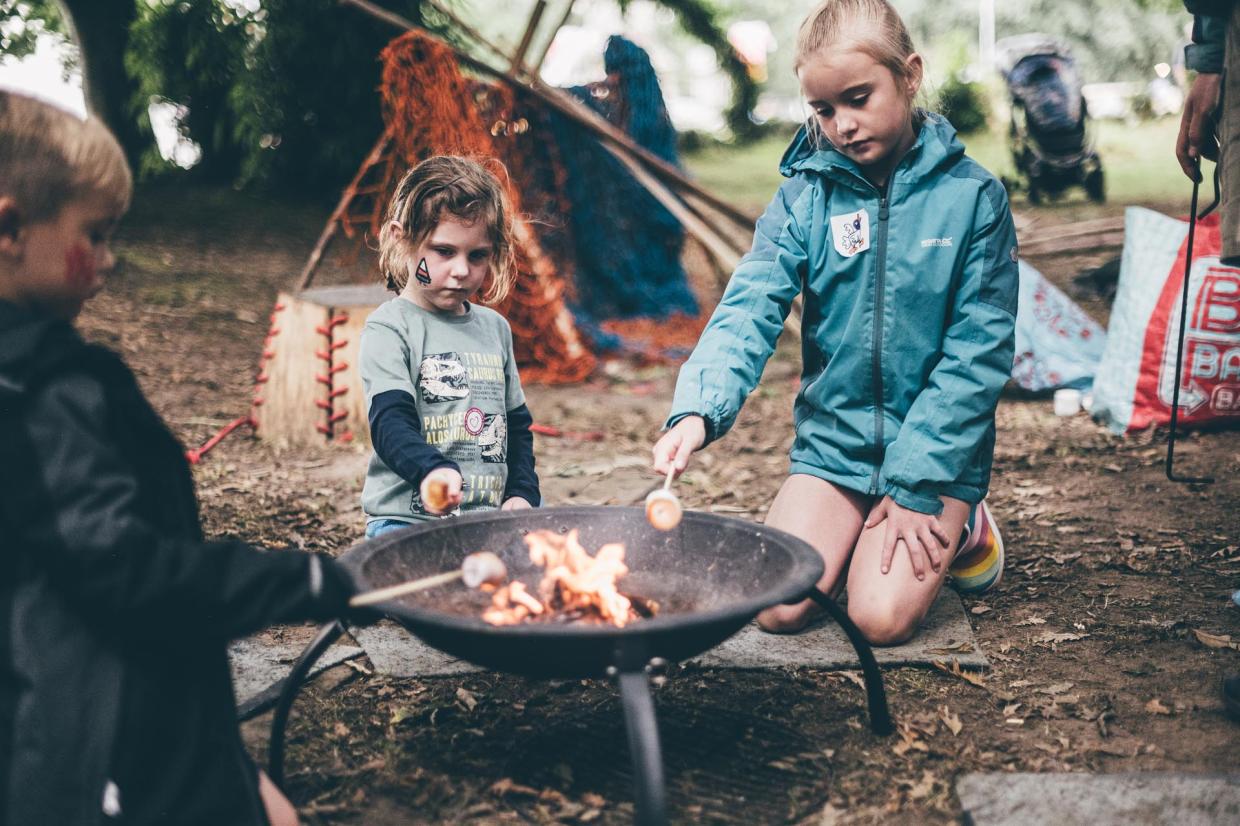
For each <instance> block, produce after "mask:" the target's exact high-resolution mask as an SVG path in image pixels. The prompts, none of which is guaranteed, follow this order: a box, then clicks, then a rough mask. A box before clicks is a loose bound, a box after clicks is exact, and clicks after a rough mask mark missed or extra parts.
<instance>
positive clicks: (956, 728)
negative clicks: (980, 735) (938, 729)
mask: <svg viewBox="0 0 1240 826" xmlns="http://www.w3.org/2000/svg"><path fill="white" fill-rule="evenodd" d="M939 719H940V720H942V721H943V725H945V726H947V728H948V729H949V730H950V731H951V733H952V736H953V737H955V736H956V735H958V734H960V730H961V729H962V728H964V725H963V724H962V723H961V722H960V718H959V717H958V716H956V715H955V714H953V713H952V711H951V709H949V708H948V707H947V706H940V707H939Z"/></svg>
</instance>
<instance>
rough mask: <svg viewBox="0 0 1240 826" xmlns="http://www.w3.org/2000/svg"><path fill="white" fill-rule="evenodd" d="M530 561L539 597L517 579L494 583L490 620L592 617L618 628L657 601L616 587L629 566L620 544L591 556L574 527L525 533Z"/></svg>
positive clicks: (503, 622) (647, 612)
mask: <svg viewBox="0 0 1240 826" xmlns="http://www.w3.org/2000/svg"><path fill="white" fill-rule="evenodd" d="M525 544H526V545H527V546H528V547H529V550H530V561H531V562H533V563H534V564H535V565H538V566H540V567H541V568H542V569H543V578H542V582H540V583H539V584H538V598H535V597H534V595H533V594H530V593H529V592H528V591H527V590H526V589H525V586H524V585H523V584H521V583H520V582H512V583H509V584H508V585H504V586H503V587H501V588H499V589H497V590H496V591H495V593H494V595H492V597H491V607H490V608H488V609H487V610H486V611H484V612H483V613H482V618H483V619H484V620H485V621H486V622H489V623H490V624H491V625H515V624H517V623H519V622H524V621H526V620H533V619H534V618H535V617H537V618H538V619H541V620H552V619H556V620H561V621H573V620H582V621H587V622H589V621H593V622H601V623H611V624H612V625H615V626H617V627H620V628H623V627H624V626H625V625H626V624H628V623H629V622H631V621H633V620H635V619H639V618H641V617H642V616H653V614H654V613H655V612H656V611H657V610H658V604H657V603H654V602H651V601H649V600H642V599H639V598H630V597H628V596H625V595H624V594H622V593H620V591H619V590H618V588H617V586H616V583H617V581H618V580H619V579H620V578H621V577H623V576H624V575H625V574H627V573H628V572H629V568H628V566H627V565H625V564H624V545H622V544H620V543H618V542H612V543H609V544H607V545H604V546H603V547H601V548H599V549H598V553H597V554H595V555H594V556H590V554H589V553H588V552H587V551H586V549H585V548H583V547H581V543H580V542H579V541H578V539H577V531H575V530H573V531H569V532H568V533H567V534H565V535H561V534H558V533H555V532H553V531H532V532H530V533H528V534H526V536H525ZM635 602H636V607H635Z"/></svg>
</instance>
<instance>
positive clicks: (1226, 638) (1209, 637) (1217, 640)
mask: <svg viewBox="0 0 1240 826" xmlns="http://www.w3.org/2000/svg"><path fill="white" fill-rule="evenodd" d="M1193 634H1194V635H1195V636H1196V637H1197V641H1198V642H1200V643H1201V644H1202V645H1205V646H1207V647H1209V648H1231V649H1233V650H1235V651H1240V642H1237V641H1235V640H1233V639H1232V638H1231V635H1230V634H1210V633H1207V632H1205V631H1202V630H1201V629H1200V628H1194V629H1193Z"/></svg>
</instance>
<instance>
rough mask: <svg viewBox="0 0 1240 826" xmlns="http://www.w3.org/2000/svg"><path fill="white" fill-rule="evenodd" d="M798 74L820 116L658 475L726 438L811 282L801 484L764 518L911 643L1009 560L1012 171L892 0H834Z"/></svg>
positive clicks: (817, 16) (775, 619) (795, 473)
mask: <svg viewBox="0 0 1240 826" xmlns="http://www.w3.org/2000/svg"><path fill="white" fill-rule="evenodd" d="M796 66H797V76H798V78H799V79H800V82H801V89H802V91H803V92H804V94H805V97H806V99H807V100H808V101H809V105H810V107H811V108H812V109H813V111H814V116H813V117H812V118H811V119H810V121H809V123H808V124H807V126H806V127H805V128H803V129H802V130H801V132H800V133H799V134H798V135H797V137H796V138H795V139H794V140H793V142H792V145H791V146H790V147H789V149H788V151H787V153H786V154H785V156H784V159H783V162H782V163H781V165H780V171H781V172H782V173H783V174H784V176H786V177H787V178H788V180H787V181H786V182H785V183H784V184H783V185H782V186H781V187H780V189H779V192H778V193H777V194H776V195H775V198H774V199H773V200H772V201H771V204H770V206H768V207H767V209H766V212H765V213H764V214H763V216H762V218H761V219H759V221H758V224H757V229H756V232H755V236H754V243H753V248H752V250H751V251H750V252H749V254H748V255H747V256H746V257H745V258H744V259H743V260H742V262H741V263H740V265H739V266H738V267H737V269H736V272H735V273H734V274H733V276H732V280H731V282H730V283H729V285H728V288H727V291H726V292H725V294H724V296H723V299H722V301H721V302H720V304H719V306H718V308H717V309H716V310H715V312H714V315H713V316H712V317H711V320H710V323H709V325H708V326H707V328H706V330H705V332H704V333H703V334H702V338H701V340H700V341H699V342H698V344H697V347H696V348H695V349H694V351H693V355H692V356H691V357H690V358H689V360H688V361H687V362H686V363H685V365H684V367H683V368H682V369H681V371H680V377H679V380H678V382H677V385H676V395H675V399H674V401H673V403H672V413H671V416H670V417H669V419H668V422H667V426H668V427H669V428H670V429H669V430H668V431H667V432H666V433H665V434H664V435H663V437H662V438H661V439H660V440H659V441H658V443H657V444H656V445H655V446H654V467H655V469H656V470H657V471H659V472H660V473H668V472H671V471H675V472H677V473H679V472H681V471H683V470H684V469H685V467H686V466H687V464H688V462H689V457H690V455H691V454H692V453H693V452H694V451H695V450H698V449H700V448H701V447H703V446H704V445H706V444H709V443H710V442H711V441H713V440H715V439H718V438H720V437H721V436H723V435H724V434H725V433H726V432H727V431H728V428H730V427H731V425H732V423H733V422H734V421H735V419H736V415H737V413H738V412H739V411H740V407H741V405H742V404H743V403H744V400H745V398H746V396H748V395H749V393H750V391H752V390H753V389H754V387H755V386H756V385H757V383H758V380H759V378H760V377H761V375H762V370H763V368H764V366H765V365H766V361H767V359H768V358H769V357H770V355H771V353H772V351H773V350H774V348H775V341H776V339H777V338H778V337H779V333H780V331H781V330H782V329H783V325H784V320H785V319H786V318H787V315H788V312H789V309H790V307H791V306H792V302H793V299H794V298H795V297H796V296H797V295H798V293H799V294H802V295H803V296H804V312H803V316H802V323H801V336H802V342H801V348H802V360H803V370H802V378H801V388H800V392H799V393H798V394H797V397H796V402H795V408H794V420H793V427H794V429H795V432H796V436H795V440H794V442H793V446H792V456H791V459H792V464H791V475H790V476H789V477H788V479H787V480H786V481H785V482H784V484H783V487H782V488H781V489H780V491H779V494H778V495H777V496H776V497H775V501H774V502H773V503H772V505H771V508H770V511H769V512H768V514H767V519H766V523H767V524H768V525H771V526H774V527H777V528H780V529H782V530H785V531H788V532H789V533H791V534H794V535H796V536H798V537H800V538H802V539H804V540H805V541H807V542H809V543H810V544H811V545H813V546H814V547H815V548H816V549H817V550H818V552H819V553H820V554H822V556H823V559H824V560H825V561H826V573H825V575H824V577H823V579H822V581H821V582H820V583H819V584H820V586H821V587H822V588H823V589H824V590H826V591H828V592H831V593H838V592H839V590H840V588H841V587H842V586H843V585H844V583H845V578H846V579H847V587H848V613H849V616H850V617H851V618H852V619H853V621H854V622H855V623H856V624H857V625H858V626H859V627H860V628H861V630H862V631H863V632H864V633H865V635H866V636H867V637H868V638H869V640H870V641H871V642H873V643H876V644H894V643H899V642H903V641H905V640H907V639H908V638H909V637H911V636H912V635H913V634H914V632H915V631H916V630H917V626H918V624H919V623H920V622H921V621H922V619H923V618H924V617H925V615H926V612H927V611H928V610H929V608H930V605H931V604H932V603H933V602H934V599H935V597H936V596H937V594H938V592H939V589H940V588H941V587H942V585H943V582H944V580H945V578H946V577H947V575H948V570H949V567H951V568H954V571H953V572H954V574H955V575H956V577H957V579H958V584H959V585H961V586H963V587H965V588H969V587H971V586H972V587H974V589H976V587H977V586H979V584H980V586H981V587H985V586H989V585H992V584H993V583H994V582H996V581H997V580H998V576H999V574H1000V573H1001V571H1002V546H1001V543H1000V542H999V537H998V532H997V531H996V530H995V527H994V524H993V522H992V520H991V519H990V515H989V512H988V511H987V510H986V509H985V505H984V504H982V499H983V498H984V497H985V495H986V490H987V486H988V484H989V481H990V467H991V459H992V456H993V453H994V440H995V407H996V405H997V403H998V398H999V392H1000V390H1001V389H1002V387H1003V385H1004V382H1005V381H1006V380H1007V378H1008V376H1009V373H1010V371H1011V368H1012V356H1013V347H1014V339H1013V330H1014V325H1015V312H1016V295H1017V266H1016V260H1017V251H1016V233H1015V229H1014V228H1013V225H1012V217H1011V213H1010V212H1009V210H1008V202H1007V195H1006V193H1005V192H1004V190H1003V187H1002V186H1001V185H1000V184H999V182H998V181H997V180H996V179H995V178H994V176H993V175H991V174H990V173H989V172H987V171H986V170H985V169H983V168H982V167H981V166H979V165H978V164H977V163H976V162H974V161H973V160H971V159H969V158H968V157H966V156H965V154H964V147H963V146H962V145H961V144H960V142H959V141H958V140H956V135H955V130H954V129H953V128H952V127H951V124H949V123H948V122H947V121H946V120H944V119H943V118H941V117H939V116H937V115H934V114H928V113H925V112H923V111H921V110H919V109H917V108H915V107H914V105H913V99H914V97H915V95H916V93H917V90H918V88H919V86H920V83H921V77H922V60H921V57H920V56H919V55H918V54H916V52H914V51H913V46H912V42H911V40H910V38H909V35H908V32H907V30H906V29H905V27H904V24H903V22H902V21H901V20H900V18H899V16H898V15H897V14H896V12H895V11H894V9H892V8H891V6H890V5H889V4H888V3H887V2H885V0H828V2H825V3H822V4H821V5H820V6H819V7H818V8H817V9H816V10H815V11H814V12H812V13H811V14H810V16H809V17H808V18H807V19H806V21H805V22H804V23H803V24H802V27H801V32H800V36H799V37H798V42H797V60H796ZM953 563H954V564H953ZM810 619H811V604H810V603H808V602H806V603H802V604H800V605H795V606H779V607H775V608H771V609H769V610H767V611H764V612H763V613H762V614H761V615H759V617H758V621H759V623H760V625H761V626H762V627H763V628H764V629H766V630H768V631H781V632H790V631H797V630H800V629H801V628H803V627H804V626H805V625H806V624H807V623H808V622H809V620H810Z"/></svg>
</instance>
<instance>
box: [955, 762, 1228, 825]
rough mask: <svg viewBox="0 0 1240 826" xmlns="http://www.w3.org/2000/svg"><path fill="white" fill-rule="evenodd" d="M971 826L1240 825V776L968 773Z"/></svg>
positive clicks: (964, 783) (961, 783) (962, 786)
mask: <svg viewBox="0 0 1240 826" xmlns="http://www.w3.org/2000/svg"><path fill="white" fill-rule="evenodd" d="M956 795H957V796H958V797H959V798H960V805H961V806H962V807H963V809H964V822H965V823H966V824H972V826H1164V824H1165V825H1166V826H1214V824H1219V823H1240V775H1235V774H1234V775H1200V774H1171V773H1155V772H1148V773H1141V772H1134V773H1129V774H1102V775H1099V774H1080V773H1077V774H1030V773H1021V774H1009V773H1007V772H996V773H975V774H966V775H964V776H962V777H961V778H960V779H959V780H957V781H956Z"/></svg>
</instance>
